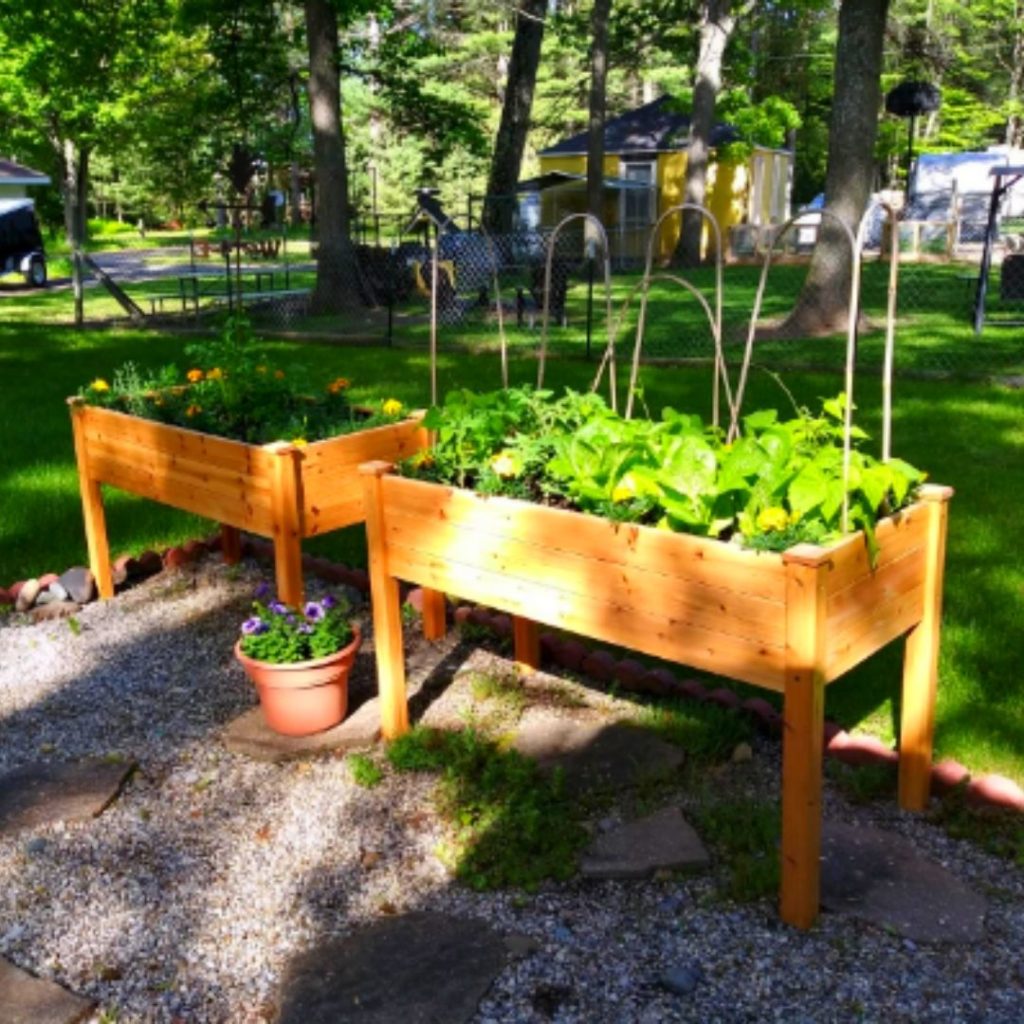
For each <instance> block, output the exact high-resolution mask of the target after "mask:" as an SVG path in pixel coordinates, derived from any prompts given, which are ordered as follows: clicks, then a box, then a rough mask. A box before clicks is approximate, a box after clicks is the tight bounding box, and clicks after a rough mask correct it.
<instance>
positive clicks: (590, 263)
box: [587, 256, 594, 360]
mask: <svg viewBox="0 0 1024 1024" xmlns="http://www.w3.org/2000/svg"><path fill="white" fill-rule="evenodd" d="M593 325H594V257H593V256H588V257H587V359H588V360H589V359H590V338H591V333H592V328H593Z"/></svg>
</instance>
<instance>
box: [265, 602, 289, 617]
mask: <svg viewBox="0 0 1024 1024" xmlns="http://www.w3.org/2000/svg"><path fill="white" fill-rule="evenodd" d="M267 607H268V608H269V609H270V611H272V612H273V613H274V614H275V615H287V614H288V606H287V605H286V604H282V603H281V602H280V601H271V602H270V604H268V605H267Z"/></svg>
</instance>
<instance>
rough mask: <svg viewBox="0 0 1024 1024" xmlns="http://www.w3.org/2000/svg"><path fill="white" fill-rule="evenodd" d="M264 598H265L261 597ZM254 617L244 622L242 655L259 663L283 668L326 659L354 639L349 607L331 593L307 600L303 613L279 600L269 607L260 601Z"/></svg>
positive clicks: (256, 603) (255, 606) (258, 600)
mask: <svg viewBox="0 0 1024 1024" xmlns="http://www.w3.org/2000/svg"><path fill="white" fill-rule="evenodd" d="M260 596H263V595H260ZM252 607H253V614H252V615H250V616H249V618H247V619H246V620H245V621H244V622H243V623H242V639H241V645H242V653H243V654H245V655H247V656H248V657H250V658H253V659H255V660H256V661H263V662H267V663H268V664H271V665H283V664H289V663H293V662H298V661H309V660H310V659H312V658H326V657H327V656H328V655H331V654H335V653H336V652H337V651H340V650H341V649H342V648H343V647H345V646H346V645H347V644H348V643H349V642H350V641H351V639H352V626H351V625H350V624H349V621H348V618H347V616H348V611H349V604H348V602H347V601H345V600H344V599H338V598H335V597H333V596H332V595H330V594H328V595H327V596H325V597H324V598H322V599H321V600H320V601H307V602H306V604H305V605H304V606H303V608H302V610H301V611H300V610H298V609H295V608H289V607H288V606H287V605H285V604H282V603H281V602H280V601H271V602H269V603H268V604H263V602H262V601H261V600H260V599H259V598H257V600H255V601H254V602H253V605H252Z"/></svg>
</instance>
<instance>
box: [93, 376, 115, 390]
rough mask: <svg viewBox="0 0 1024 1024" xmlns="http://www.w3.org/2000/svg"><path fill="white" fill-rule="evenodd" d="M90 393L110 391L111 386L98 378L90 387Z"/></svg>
mask: <svg viewBox="0 0 1024 1024" xmlns="http://www.w3.org/2000/svg"><path fill="white" fill-rule="evenodd" d="M89 390H90V391H109V390H110V385H109V384H108V383H107V382H106V381H105V380H104V379H103V378H102V377H97V378H96V379H95V380H94V381H93V382H92V383H91V384H90V385H89Z"/></svg>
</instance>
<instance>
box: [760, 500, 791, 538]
mask: <svg viewBox="0 0 1024 1024" xmlns="http://www.w3.org/2000/svg"><path fill="white" fill-rule="evenodd" d="M788 525H789V515H788V514H787V512H786V510H785V509H784V508H779V506H778V505H774V506H773V507H772V508H765V509H762V510H761V511H760V512H759V513H758V514H757V528H758V529H759V530H764V531H766V532H767V531H770V530H784V529H785V528H786V527H787V526H788Z"/></svg>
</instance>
